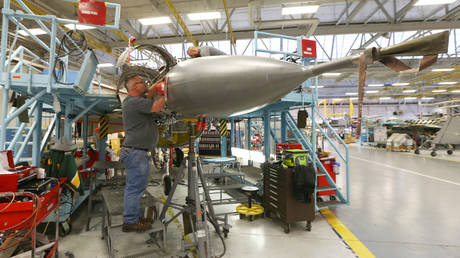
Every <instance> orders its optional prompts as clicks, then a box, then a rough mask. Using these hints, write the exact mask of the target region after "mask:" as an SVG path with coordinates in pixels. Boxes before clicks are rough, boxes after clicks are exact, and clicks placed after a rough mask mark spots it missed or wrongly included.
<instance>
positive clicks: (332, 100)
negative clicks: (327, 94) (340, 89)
mask: <svg viewBox="0 0 460 258" xmlns="http://www.w3.org/2000/svg"><path fill="white" fill-rule="evenodd" d="M342 100H343V99H332V101H342Z"/></svg>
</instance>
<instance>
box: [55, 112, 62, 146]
mask: <svg viewBox="0 0 460 258" xmlns="http://www.w3.org/2000/svg"><path fill="white" fill-rule="evenodd" d="M54 130H55V132H54V138H55V139H56V140H58V139H59V137H61V134H62V133H61V113H57V114H56V128H54Z"/></svg>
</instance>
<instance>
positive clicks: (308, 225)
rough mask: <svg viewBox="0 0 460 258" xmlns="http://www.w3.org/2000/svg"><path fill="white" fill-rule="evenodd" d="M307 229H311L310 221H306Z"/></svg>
mask: <svg viewBox="0 0 460 258" xmlns="http://www.w3.org/2000/svg"><path fill="white" fill-rule="evenodd" d="M307 231H311V221H307Z"/></svg>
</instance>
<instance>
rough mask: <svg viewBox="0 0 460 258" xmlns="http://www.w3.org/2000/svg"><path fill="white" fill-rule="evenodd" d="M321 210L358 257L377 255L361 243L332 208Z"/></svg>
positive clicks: (368, 257)
mask: <svg viewBox="0 0 460 258" xmlns="http://www.w3.org/2000/svg"><path fill="white" fill-rule="evenodd" d="M320 212H321V214H322V215H323V216H324V217H325V218H326V219H327V221H328V222H329V224H330V225H331V226H332V227H333V228H334V230H335V231H336V232H337V234H339V236H340V237H341V238H342V239H343V241H345V243H347V245H348V246H349V247H350V248H351V249H352V250H353V252H355V254H356V255H357V256H358V257H361V258H370V257H375V255H373V254H372V253H371V251H369V249H367V247H366V246H365V245H364V244H363V243H361V241H359V239H358V238H356V237H355V235H353V233H351V231H350V230H349V229H348V228H347V227H346V226H345V225H344V224H343V223H342V222H341V221H340V220H339V219H338V218H337V217H336V216H335V215H334V213H332V211H331V210H329V209H322V210H320Z"/></svg>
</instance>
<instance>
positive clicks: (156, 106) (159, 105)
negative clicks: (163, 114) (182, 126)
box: [150, 97, 166, 113]
mask: <svg viewBox="0 0 460 258" xmlns="http://www.w3.org/2000/svg"><path fill="white" fill-rule="evenodd" d="M165 106H166V102H165V97H161V98H159V99H158V100H155V101H154V102H153V105H152V109H151V110H150V112H152V113H154V112H158V111H161V110H163V109H164V108H165Z"/></svg>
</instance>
